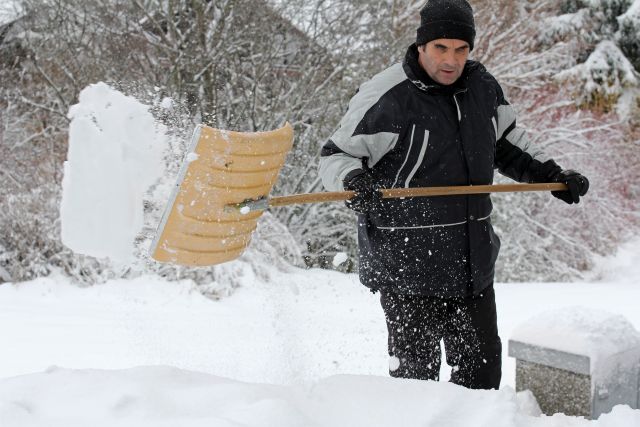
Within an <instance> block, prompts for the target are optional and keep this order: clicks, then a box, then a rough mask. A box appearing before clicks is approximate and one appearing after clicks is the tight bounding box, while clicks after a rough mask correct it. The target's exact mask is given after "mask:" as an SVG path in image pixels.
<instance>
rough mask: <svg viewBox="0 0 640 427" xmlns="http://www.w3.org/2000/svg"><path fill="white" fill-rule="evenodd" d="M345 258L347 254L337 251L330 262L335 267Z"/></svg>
mask: <svg viewBox="0 0 640 427" xmlns="http://www.w3.org/2000/svg"><path fill="white" fill-rule="evenodd" d="M346 260H347V254H345V253H344V252H338V253H337V254H336V255H335V256H334V257H333V261H332V264H333V266H334V267H337V266H339V265H340V264H342V263H343V262H345V261H346Z"/></svg>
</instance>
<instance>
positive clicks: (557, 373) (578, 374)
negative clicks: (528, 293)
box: [509, 307, 640, 419]
mask: <svg viewBox="0 0 640 427" xmlns="http://www.w3.org/2000/svg"><path fill="white" fill-rule="evenodd" d="M509 356H511V357H514V358H515V359H516V390H517V391H522V390H531V392H532V393H533V394H534V396H535V397H536V399H537V400H538V404H539V405H540V409H541V410H542V412H543V413H544V414H546V415H552V414H554V413H558V412H561V413H564V414H567V415H575V416H584V417H586V418H591V419H597V418H598V417H599V416H600V415H601V414H603V413H607V412H609V411H611V409H612V408H613V407H614V406H615V405H621V404H622V405H629V406H630V407H631V408H634V409H638V407H639V405H640V402H639V400H640V390H639V388H640V333H639V332H638V331H637V330H636V329H635V328H634V327H633V325H631V324H630V323H629V322H628V321H627V320H626V319H625V318H624V317H623V316H620V315H615V314H610V313H606V312H602V311H597V310H592V309H588V308H583V307H572V308H563V309H561V310H557V311H550V312H545V313H542V314H540V315H538V316H536V317H534V318H532V319H530V320H528V321H526V322H525V323H523V324H522V325H520V326H519V327H518V328H516V330H515V331H514V333H513V335H512V336H511V339H510V340H509Z"/></svg>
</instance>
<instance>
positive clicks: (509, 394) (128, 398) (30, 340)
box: [0, 241, 640, 427]
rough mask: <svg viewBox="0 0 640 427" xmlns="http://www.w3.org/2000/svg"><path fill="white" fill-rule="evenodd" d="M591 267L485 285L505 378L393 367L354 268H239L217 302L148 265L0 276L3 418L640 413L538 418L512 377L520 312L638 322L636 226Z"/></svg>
mask: <svg viewBox="0 0 640 427" xmlns="http://www.w3.org/2000/svg"><path fill="white" fill-rule="evenodd" d="M599 271H600V272H601V277H600V278H599V279H598V280H597V281H593V282H586V283H509V284H506V283H505V284H498V285H497V286H496V288H497V292H496V294H497V299H498V316H499V326H500V330H501V335H502V337H503V340H504V342H505V346H504V352H505V354H504V364H503V370H504V377H503V382H502V384H503V386H502V389H501V390H500V391H469V390H465V389H463V388H461V387H458V386H454V385H452V384H449V383H446V382H442V383H434V382H420V381H407V380H397V379H392V378H388V376H387V366H388V365H387V363H388V358H387V355H386V328H385V323H384V318H383V315H382V310H381V308H380V306H379V303H378V297H377V296H376V295H373V294H371V293H370V292H368V291H367V290H366V289H365V288H364V287H362V286H361V285H360V284H359V283H358V280H357V277H356V276H354V275H343V274H340V273H336V272H331V271H323V270H310V271H307V270H297V271H294V272H292V273H282V272H273V275H272V280H271V281H270V282H269V283H265V282H263V281H261V280H259V279H257V278H256V277H253V276H252V274H251V270H250V269H249V268H246V269H245V275H244V277H243V279H242V280H243V286H242V287H241V288H240V289H239V290H238V291H237V292H236V293H235V294H234V295H232V296H231V297H228V298H225V299H222V300H220V301H212V300H209V299H206V298H204V297H203V296H201V295H200V294H199V293H198V292H197V291H196V289H195V287H194V286H193V285H192V284H191V283H189V282H181V283H167V282H163V281H161V280H158V279H157V278H151V277H142V278H138V279H135V280H130V281H123V280H119V281H111V282H108V283H106V284H103V285H97V286H93V287H89V288H78V287H75V286H73V285H71V284H69V283H67V282H66V280H65V279H62V278H47V279H39V280H35V281H32V282H27V283H19V284H5V285H2V286H0V349H1V351H0V425H2V426H3V427H5V426H28V425H42V426H45V425H46V426H53V425H60V426H85V425H136V426H143V425H154V426H157V425H180V426H187V425H188V426H200V425H203V426H204V425H207V426H212V425H213V426H232V425H233V426H237V425H250V426H266V425H274V426H275V425H277V426H306V425H320V426H341V425H349V426H353V425H363V426H365V425H366V426H374V425H379V426H400V425H402V426H410V425H428V426H431V425H433V426H436V425H455V426H467V425H487V426H489V425H491V426H574V425H575V426H581V425H602V426H634V425H637V426H640V410H631V409H629V408H627V407H617V408H616V409H615V410H614V412H613V413H611V414H609V415H606V416H603V417H601V418H600V420H599V421H598V422H590V421H586V420H582V419H578V418H571V417H566V416H561V415H556V416H555V417H534V416H533V415H534V414H535V411H534V410H532V409H530V408H531V407H532V405H531V402H530V400H529V399H528V398H527V396H526V395H520V396H516V394H515V392H514V391H513V385H514V375H515V372H514V365H515V363H514V360H513V359H510V358H508V357H507V355H506V352H507V346H506V341H507V339H508V338H509V336H510V335H511V333H512V331H513V330H514V329H515V328H516V327H517V326H518V325H519V324H521V323H522V322H524V321H526V320H527V319H529V318H530V317H531V316H534V315H536V314H538V313H540V312H543V311H547V310H549V309H553V308H562V307H575V306H584V307H590V308H596V309H600V310H606V311H608V312H611V313H617V314H621V315H623V316H625V317H626V318H627V319H629V320H630V322H631V323H632V324H633V325H634V326H635V327H636V328H637V329H640V310H638V301H640V241H636V242H632V243H630V244H628V245H626V246H625V247H623V248H622V249H621V250H620V252H619V253H618V255H617V256H616V257H614V258H612V259H609V260H603V262H602V264H601V266H600V269H599ZM446 371H447V369H445V368H443V377H444V378H446V377H447V376H448V373H447V372H446ZM267 384H270V385H267ZM527 408H529V409H527ZM592 423H593V424H592Z"/></svg>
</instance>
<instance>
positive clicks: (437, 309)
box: [380, 286, 502, 389]
mask: <svg viewBox="0 0 640 427" xmlns="http://www.w3.org/2000/svg"><path fill="white" fill-rule="evenodd" d="M380 294H381V295H380V302H381V304H382V308H383V309H384V313H385V316H386V319H387V328H388V330H389V356H390V357H391V359H390V364H389V373H390V375H391V376H392V377H398V378H415V379H421V380H436V381H437V380H438V378H439V373H440V359H441V354H440V340H444V347H445V352H446V355H447V359H446V361H447V364H448V365H449V366H451V368H452V371H451V382H453V383H455V384H459V385H462V386H465V387H468V388H475V389H491V388H495V389H497V388H498V387H499V386H500V377H501V374H502V371H501V359H502V357H501V353H502V344H501V342H500V337H499V336H498V325H497V317H496V301H495V293H494V290H493V286H490V287H489V288H487V289H486V290H485V291H483V292H482V293H481V294H480V295H479V296H477V297H472V298H459V299H444V298H437V297H425V296H414V295H400V294H395V293H391V292H385V291H381V292H380Z"/></svg>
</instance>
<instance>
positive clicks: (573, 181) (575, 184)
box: [550, 170, 589, 204]
mask: <svg viewBox="0 0 640 427" xmlns="http://www.w3.org/2000/svg"><path fill="white" fill-rule="evenodd" d="M550 179H551V182H562V183H564V184H567V187H569V190H568V191H552V192H551V194H553V196H554V197H557V198H558V199H560V200H562V201H564V202H566V203H568V204H572V203H579V202H580V196H584V195H585V194H587V191H588V190H589V180H588V179H587V177H585V176H582V175H580V174H579V173H578V172H576V171H573V170H565V171H563V170H561V171H557V172H555V173H554V174H552V175H551V176H550Z"/></svg>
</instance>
